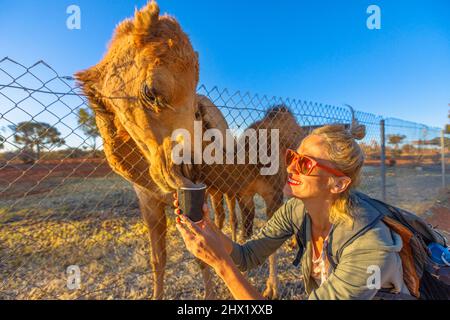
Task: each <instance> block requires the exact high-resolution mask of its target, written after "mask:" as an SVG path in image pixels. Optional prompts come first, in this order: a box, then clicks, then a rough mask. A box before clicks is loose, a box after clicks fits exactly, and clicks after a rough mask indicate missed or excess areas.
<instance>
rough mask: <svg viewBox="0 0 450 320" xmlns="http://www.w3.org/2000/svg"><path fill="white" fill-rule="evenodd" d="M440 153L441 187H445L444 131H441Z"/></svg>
mask: <svg viewBox="0 0 450 320" xmlns="http://www.w3.org/2000/svg"><path fill="white" fill-rule="evenodd" d="M441 153H442V159H441V162H442V188H445V187H446V183H445V131H444V130H442V132H441Z"/></svg>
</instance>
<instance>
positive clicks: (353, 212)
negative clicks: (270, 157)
mask: <svg viewBox="0 0 450 320" xmlns="http://www.w3.org/2000/svg"><path fill="white" fill-rule="evenodd" d="M364 136H365V128H364V126H359V125H354V126H353V127H352V129H351V130H348V129H346V128H345V127H344V126H341V125H332V126H325V127H322V128H319V129H316V130H314V131H313V132H312V134H310V135H309V136H308V137H306V138H305V139H304V140H303V141H302V143H301V145H300V147H299V148H298V150H289V151H288V152H287V155H286V163H287V171H288V181H287V183H286V186H285V188H284V193H285V195H286V196H288V197H291V199H290V200H289V201H287V202H286V203H285V204H284V205H283V206H282V207H281V208H280V209H279V210H278V211H277V212H276V213H275V214H274V215H273V217H272V219H270V220H269V221H268V222H267V224H266V225H265V227H264V228H263V229H262V230H261V231H260V232H259V234H258V235H257V236H256V237H254V238H253V239H252V240H250V241H248V242H247V243H245V244H244V245H239V244H237V243H234V242H232V241H231V240H230V239H229V238H228V237H227V236H226V235H224V234H223V233H222V232H221V231H220V230H218V229H217V228H215V227H214V225H213V224H212V223H211V222H210V221H209V219H208V218H207V217H208V211H207V210H208V209H207V206H206V205H205V206H204V209H203V210H204V216H205V220H204V222H202V223H201V224H199V225H196V224H193V223H192V222H191V221H189V220H188V219H187V218H185V217H184V216H183V215H181V212H180V210H179V209H176V210H175V212H176V214H178V215H179V217H178V219H177V221H178V223H177V228H178V230H179V231H180V233H181V235H182V237H183V240H184V242H185V244H186V246H187V248H188V250H189V251H190V252H192V253H193V254H194V255H195V256H196V257H197V258H199V259H201V260H203V261H204V262H205V263H207V264H208V265H210V266H211V267H212V268H213V269H214V270H215V271H216V273H217V274H218V275H219V277H220V278H222V280H223V281H224V282H225V284H226V285H227V286H228V288H229V290H230V292H231V293H232V295H233V297H234V298H235V299H239V300H249V299H258V300H259V299H263V296H262V295H261V293H259V292H258V291H257V290H256V289H255V288H254V287H253V286H252V285H251V284H250V283H249V282H248V281H247V280H246V279H245V277H244V276H243V275H242V274H241V272H239V271H246V270H249V269H252V268H255V267H257V266H259V265H261V264H262V263H264V261H265V260H266V259H267V258H268V257H269V256H270V255H271V254H272V253H274V252H275V251H276V250H277V249H278V248H279V247H280V246H281V245H282V244H283V243H284V242H285V241H286V240H288V239H289V238H291V237H292V236H293V235H295V236H296V238H297V241H298V243H299V245H300V248H301V250H300V251H299V254H298V257H297V259H296V260H297V261H296V263H295V264H299V263H300V265H301V268H302V274H303V279H304V282H305V288H306V292H307V294H308V297H309V299H311V300H317V299H321V300H323V299H325V300H331V299H333V300H334V299H373V298H374V297H375V296H376V295H377V293H378V292H389V293H394V294H398V295H401V296H404V297H410V295H409V291H408V289H407V287H406V286H405V283H404V281H403V271H402V262H401V259H400V255H399V252H400V250H401V248H402V240H401V238H400V236H399V235H397V234H396V233H394V232H392V231H391V230H390V229H389V228H388V227H387V226H386V225H385V224H384V223H383V222H382V221H381V220H380V219H379V218H378V216H379V214H378V212H376V210H374V208H373V207H372V206H370V205H369V204H368V203H367V202H366V201H364V198H365V197H364V195H362V194H360V193H357V192H354V188H355V187H356V186H357V185H358V182H359V180H360V175H361V168H362V166H363V163H364V156H363V152H362V150H361V148H360V147H359V145H358V144H357V143H356V141H355V139H362V138H364ZM174 204H175V207H177V206H178V202H177V201H176V200H175V202H174ZM349 234H352V235H353V237H352V239H353V240H352V242H351V243H346V242H348V241H347V240H348V239H349V237H348V235H349ZM374 272H375V273H377V275H376V276H375V277H374V278H373V279H375V281H372V280H371V279H369V277H370V276H371V275H373V274H374ZM376 279H378V280H379V281H378V282H379V283H377V281H376ZM380 289H381V290H380Z"/></svg>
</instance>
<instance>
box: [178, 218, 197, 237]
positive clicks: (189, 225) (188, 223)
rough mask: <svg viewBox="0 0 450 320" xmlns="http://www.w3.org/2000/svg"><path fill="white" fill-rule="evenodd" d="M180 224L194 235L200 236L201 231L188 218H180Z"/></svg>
mask: <svg viewBox="0 0 450 320" xmlns="http://www.w3.org/2000/svg"><path fill="white" fill-rule="evenodd" d="M181 223H182V224H184V225H185V226H186V227H187V228H188V229H189V231H191V232H192V233H193V234H194V235H201V229H200V227H199V226H197V225H196V224H195V223H194V222H192V221H191V220H190V219H189V218H188V217H186V216H181Z"/></svg>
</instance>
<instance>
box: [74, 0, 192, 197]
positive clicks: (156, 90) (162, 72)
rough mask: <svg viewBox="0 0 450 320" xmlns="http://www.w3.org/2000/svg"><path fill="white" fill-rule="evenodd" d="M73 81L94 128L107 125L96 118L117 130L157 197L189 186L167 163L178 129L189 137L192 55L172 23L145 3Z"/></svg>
mask: <svg viewBox="0 0 450 320" xmlns="http://www.w3.org/2000/svg"><path fill="white" fill-rule="evenodd" d="M76 77H77V79H78V80H79V82H80V84H81V86H82V88H83V91H84V93H85V94H86V95H87V97H88V99H89V102H90V105H91V107H92V108H93V109H94V111H95V113H96V116H97V124H98V125H99V127H100V126H102V125H108V124H105V122H104V121H99V114H102V115H103V116H107V117H109V118H110V119H111V123H114V125H115V127H117V128H122V130H118V131H119V134H120V135H121V141H129V140H130V139H131V140H132V142H134V143H135V146H137V148H138V149H139V152H141V153H142V155H143V157H145V159H146V161H147V162H148V164H149V171H150V175H151V177H152V178H153V180H154V181H155V182H156V183H157V185H158V186H159V187H160V189H161V190H162V191H164V192H170V191H173V190H174V189H176V188H177V187H180V186H189V185H192V181H191V179H190V178H191V177H190V175H191V169H190V166H176V165H173V163H172V158H171V152H172V142H171V135H172V132H173V131H175V130H176V129H181V128H182V129H186V130H187V131H189V133H190V134H191V137H194V132H193V131H194V121H195V120H196V108H197V107H196V87H197V84H198V78H199V65H198V55H197V53H196V52H195V51H194V49H193V48H192V45H191V43H190V41H189V38H188V36H187V35H186V34H185V33H184V32H183V31H182V29H181V27H180V25H179V24H178V22H177V21H176V20H175V19H174V18H172V17H170V16H167V15H163V16H160V14H159V7H158V5H157V4H156V2H154V1H152V2H149V3H148V4H147V5H146V6H145V7H144V8H142V9H141V10H136V13H135V16H134V17H133V18H131V19H127V20H125V21H123V22H122V23H120V24H119V25H118V26H117V28H116V31H115V34H114V37H113V39H112V41H111V43H110V46H109V50H108V52H107V53H106V55H105V57H104V58H103V60H102V61H101V62H100V63H99V64H97V65H96V66H94V67H92V68H90V69H88V70H85V71H82V72H79V73H78V74H77V75H76ZM197 115H198V113H197ZM100 131H101V132H102V130H100ZM127 135H129V136H127ZM102 136H103V138H104V140H105V144H106V143H108V141H107V140H108V139H106V138H105V136H104V135H103V134H102ZM124 136H125V137H124ZM191 149H193V148H191Z"/></svg>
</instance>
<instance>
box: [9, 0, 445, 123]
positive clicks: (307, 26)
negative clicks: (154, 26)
mask: <svg viewBox="0 0 450 320" xmlns="http://www.w3.org/2000/svg"><path fill="white" fill-rule="evenodd" d="M145 2H146V1H145V0H141V1H128V0H120V1H119V0H71V1H66V0H41V1H34V0H15V1H5V0H0V7H1V11H0V56H1V57H3V56H9V57H11V58H13V59H14V60H17V61H19V62H22V63H23V64H26V65H29V64H32V63H33V62H35V61H37V60H40V59H43V60H45V61H46V62H47V63H49V64H50V65H51V66H53V67H54V68H55V69H56V70H57V71H58V72H59V73H60V74H62V75H71V74H73V73H74V72H75V71H77V70H80V69H83V68H86V67H89V66H91V65H93V64H95V63H97V62H98V61H99V60H100V59H101V57H102V55H103V54H104V52H105V50H106V45H107V43H108V41H109V39H110V37H111V34H112V31H113V29H114V27H115V25H116V24H117V23H118V22H120V21H121V20H122V19H123V18H126V17H129V16H131V15H132V14H133V11H134V7H135V6H138V7H140V6H142V5H143V4H145ZM158 3H159V5H160V7H161V11H162V12H168V13H170V14H171V15H173V16H175V17H176V18H177V19H178V20H179V21H180V23H181V25H182V27H183V28H184V30H185V31H186V32H187V33H188V34H189V35H190V37H191V40H192V42H193V45H194V47H195V49H196V50H197V51H198V52H199V53H200V63H201V82H202V83H204V84H206V85H207V86H208V87H212V86H214V85H217V86H219V87H221V88H225V87H226V88H228V89H230V90H232V91H233V90H241V91H250V92H252V93H260V94H267V95H270V96H273V95H276V96H281V97H291V98H299V99H304V100H310V101H315V102H320V103H326V104H332V105H338V106H339V105H343V104H346V103H347V104H350V105H352V106H354V107H355V108H356V109H358V110H361V111H365V112H371V113H375V114H379V115H383V116H390V117H397V118H402V119H407V120H411V121H416V122H421V123H425V124H427V125H431V126H439V127H442V126H443V125H444V124H445V123H446V122H447V113H448V104H449V103H450V1H448V0H434V1H422V0H417V1H415V0H409V1H405V0H395V1H392V0H390V1H382V0H372V1H364V0H346V1H324V0H316V1H294V0H292V1H288V0H286V1H283V0H280V1H265V0H261V1H250V0H248V1H232V0H228V1H212V0H197V1H188V0H160V1H158ZM71 4H76V5H78V6H80V8H81V14H82V16H81V19H82V25H81V27H82V28H81V30H72V31H71V30H68V29H67V28H66V19H67V17H68V15H67V14H66V8H67V7H68V6H69V5H71ZM370 4H376V5H378V6H379V7H380V8H381V18H382V26H381V30H369V29H367V27H366V19H367V17H368V14H367V13H366V9H367V7H368V6H369V5H370Z"/></svg>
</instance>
